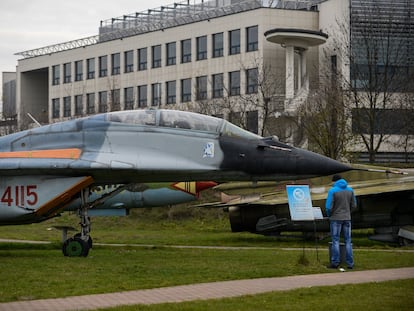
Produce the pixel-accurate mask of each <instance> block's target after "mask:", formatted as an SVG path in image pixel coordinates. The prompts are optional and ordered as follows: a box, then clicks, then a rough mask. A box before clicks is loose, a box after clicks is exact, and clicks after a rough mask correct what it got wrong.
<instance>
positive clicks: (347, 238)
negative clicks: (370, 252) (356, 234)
mask: <svg viewBox="0 0 414 311" xmlns="http://www.w3.org/2000/svg"><path fill="white" fill-rule="evenodd" d="M332 181H333V183H334V184H333V186H332V188H331V189H330V190H329V192H328V197H327V198H326V206H325V209H326V214H327V216H328V217H329V222H330V229H331V238H332V248H331V258H330V260H331V262H330V265H329V268H333V269H336V268H338V267H339V264H340V263H341V259H340V250H339V240H340V237H341V232H342V233H343V236H344V242H345V249H346V264H347V267H348V269H352V268H353V267H354V257H353V254H352V240H351V212H352V210H354V209H355V208H356V206H357V204H356V198H355V194H354V190H353V189H352V188H351V187H349V186H348V183H347V182H346V180H345V179H343V178H342V177H341V175H334V176H333V177H332Z"/></svg>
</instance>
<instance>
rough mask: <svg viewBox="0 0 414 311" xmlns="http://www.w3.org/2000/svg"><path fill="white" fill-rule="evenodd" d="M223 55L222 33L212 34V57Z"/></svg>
mask: <svg viewBox="0 0 414 311" xmlns="http://www.w3.org/2000/svg"><path fill="white" fill-rule="evenodd" d="M221 56H223V33H222V32H220V33H216V34H214V35H213V57H221Z"/></svg>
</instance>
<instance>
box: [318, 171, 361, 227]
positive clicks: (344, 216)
mask: <svg viewBox="0 0 414 311" xmlns="http://www.w3.org/2000/svg"><path fill="white" fill-rule="evenodd" d="M355 208H356V198H355V194H354V190H353V189H352V188H351V187H348V183H347V182H346V180H345V179H339V180H337V181H336V182H335V183H334V185H333V187H332V188H331V189H330V190H329V192H328V197H327V198H326V205H325V209H326V214H327V215H328V217H329V219H330V220H351V211H352V210H353V209H355Z"/></svg>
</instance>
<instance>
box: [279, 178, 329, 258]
mask: <svg viewBox="0 0 414 311" xmlns="http://www.w3.org/2000/svg"><path fill="white" fill-rule="evenodd" d="M286 191H287V195H288V203H289V212H290V217H291V219H292V221H313V225H314V234H315V240H316V223H315V219H323V215H322V211H321V209H320V208H319V207H313V206H312V198H311V195H310V190H309V186H308V185H287V186H286ZM303 252H305V248H304V249H303ZM316 257H317V259H318V261H319V256H318V247H317V246H316Z"/></svg>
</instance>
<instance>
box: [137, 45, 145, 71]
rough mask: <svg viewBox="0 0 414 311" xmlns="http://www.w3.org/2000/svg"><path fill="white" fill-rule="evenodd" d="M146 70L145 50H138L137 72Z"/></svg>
mask: <svg viewBox="0 0 414 311" xmlns="http://www.w3.org/2000/svg"><path fill="white" fill-rule="evenodd" d="M146 69H147V48H142V49H139V50H138V70H140V71H141V70H146Z"/></svg>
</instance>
